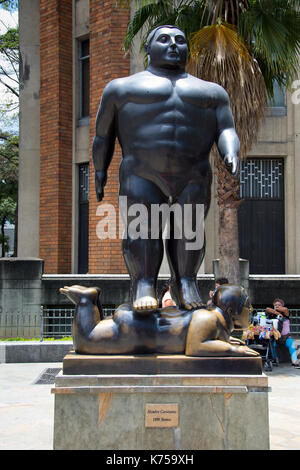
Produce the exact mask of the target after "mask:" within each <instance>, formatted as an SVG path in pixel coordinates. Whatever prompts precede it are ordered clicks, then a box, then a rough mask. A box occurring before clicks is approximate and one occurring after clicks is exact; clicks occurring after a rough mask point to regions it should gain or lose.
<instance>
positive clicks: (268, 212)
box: [239, 158, 285, 274]
mask: <svg viewBox="0 0 300 470" xmlns="http://www.w3.org/2000/svg"><path fill="white" fill-rule="evenodd" d="M283 178H284V162H283V159H281V158H277V159H273V158H272V159H271V158H270V159H267V158H265V159H258V158H255V159H247V160H246V161H245V162H242V163H241V175H240V179H241V190H240V191H241V198H242V199H244V202H243V203H242V204H241V206H240V208H239V245H240V257H241V258H244V259H248V260H249V270H250V273H251V274H284V273H285V230H284V180H283Z"/></svg>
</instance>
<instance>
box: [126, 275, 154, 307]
mask: <svg viewBox="0 0 300 470" xmlns="http://www.w3.org/2000/svg"><path fill="white" fill-rule="evenodd" d="M132 307H133V310H135V311H136V312H138V313H149V312H153V311H155V310H157V308H158V301H157V298H156V295H155V288H154V287H153V286H152V285H151V284H150V283H147V282H146V281H145V280H142V281H139V282H137V284H136V287H135V288H134V289H133V303H132Z"/></svg>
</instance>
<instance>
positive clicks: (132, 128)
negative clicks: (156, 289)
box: [115, 71, 220, 196]
mask: <svg viewBox="0 0 300 470" xmlns="http://www.w3.org/2000/svg"><path fill="white" fill-rule="evenodd" d="M115 82H118V83H117V88H116V89H117V93H116V95H115V98H116V100H115V106H116V108H117V116H118V117H117V123H116V127H117V134H118V138H119V141H120V144H121V147H122V153H123V161H122V164H121V172H120V179H121V180H122V176H125V177H126V173H135V174H137V175H139V176H141V177H143V178H146V179H150V180H152V181H153V182H154V183H156V184H157V185H158V186H159V187H160V188H161V190H162V191H163V192H164V193H165V194H166V195H167V196H169V195H172V196H173V195H175V194H176V193H177V194H178V193H179V192H180V191H181V190H182V189H183V187H184V186H185V185H186V184H187V183H188V182H191V181H199V182H201V183H202V184H206V185H207V184H209V185H210V178H208V176H209V175H210V173H211V169H210V164H209V152H210V150H211V147H212V145H213V143H214V141H215V139H216V135H217V131H218V129H217V124H216V107H217V104H218V103H219V102H220V96H219V94H220V90H219V89H220V87H218V85H216V84H212V83H208V82H204V81H202V80H199V79H197V78H195V77H193V76H190V75H188V74H185V75H184V77H183V78H179V79H177V80H175V79H174V80H172V79H170V78H166V77H162V76H158V75H154V74H153V73H150V72H149V71H145V72H141V73H138V74H135V75H132V76H130V77H126V78H123V79H118V80H116V81H115Z"/></svg>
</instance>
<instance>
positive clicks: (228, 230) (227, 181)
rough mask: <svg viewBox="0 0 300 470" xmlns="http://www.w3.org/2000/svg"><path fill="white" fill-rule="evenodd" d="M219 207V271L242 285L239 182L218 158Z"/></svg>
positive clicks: (222, 275) (223, 275)
mask: <svg viewBox="0 0 300 470" xmlns="http://www.w3.org/2000/svg"><path fill="white" fill-rule="evenodd" d="M216 166H217V176H218V190H217V198H218V205H219V211H220V213H219V244H220V247H219V258H220V261H219V271H220V276H221V277H226V278H227V279H228V281H229V282H230V283H232V284H237V285H240V284H241V278H240V266H239V231H238V206H239V205H240V203H241V202H242V201H241V199H240V197H239V188H240V183H239V181H237V180H235V179H234V178H233V177H232V175H231V174H230V173H229V172H228V171H227V170H226V168H225V165H224V163H223V161H222V160H221V159H220V158H219V157H216Z"/></svg>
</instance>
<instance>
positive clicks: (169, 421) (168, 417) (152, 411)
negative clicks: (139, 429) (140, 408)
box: [145, 403, 178, 428]
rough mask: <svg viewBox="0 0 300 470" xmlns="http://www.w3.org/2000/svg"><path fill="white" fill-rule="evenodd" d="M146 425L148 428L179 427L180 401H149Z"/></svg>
mask: <svg viewBox="0 0 300 470" xmlns="http://www.w3.org/2000/svg"><path fill="white" fill-rule="evenodd" d="M145 426H146V428H177V427H178V403H164V404H157V403H153V404H152V403H147V404H146V410H145Z"/></svg>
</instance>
